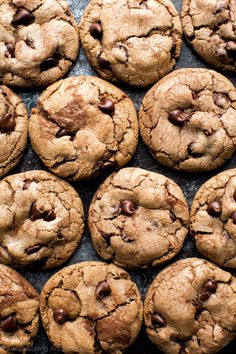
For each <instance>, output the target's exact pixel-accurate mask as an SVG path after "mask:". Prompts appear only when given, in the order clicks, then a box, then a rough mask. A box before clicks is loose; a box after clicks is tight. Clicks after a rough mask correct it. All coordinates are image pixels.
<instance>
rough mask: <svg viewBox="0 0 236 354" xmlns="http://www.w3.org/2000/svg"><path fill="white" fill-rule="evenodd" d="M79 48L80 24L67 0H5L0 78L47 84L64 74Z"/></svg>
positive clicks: (14, 82)
mask: <svg viewBox="0 0 236 354" xmlns="http://www.w3.org/2000/svg"><path fill="white" fill-rule="evenodd" d="M78 51H79V30H78V25H77V23H76V21H75V19H74V17H73V16H72V14H71V12H70V10H69V7H68V4H67V3H66V1H64V0H2V1H1V4H0V81H1V82H3V83H4V84H7V85H15V86H21V87H34V86H46V85H49V84H51V83H53V82H55V81H57V80H58V79H60V78H62V77H63V76H64V75H65V74H66V73H67V71H68V70H69V69H70V68H71V66H72V64H73V63H74V61H75V60H76V58H77V56H78Z"/></svg>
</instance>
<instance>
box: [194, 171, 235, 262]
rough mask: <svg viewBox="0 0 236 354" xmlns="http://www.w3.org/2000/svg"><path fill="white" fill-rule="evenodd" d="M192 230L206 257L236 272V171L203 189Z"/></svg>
mask: <svg viewBox="0 0 236 354" xmlns="http://www.w3.org/2000/svg"><path fill="white" fill-rule="evenodd" d="M190 230H191V234H192V235H193V238H194V240H195V243H196V247H197V249H198V251H199V252H200V253H201V254H202V255H203V256H204V257H206V258H209V259H211V260H212V261H214V262H215V263H218V264H220V265H221V266H225V267H229V268H236V169H232V170H227V171H224V172H222V173H219V174H218V175H216V176H214V177H213V178H211V179H210V180H208V181H207V182H206V183H204V184H203V185H202V187H201V188H200V189H199V191H198V192H197V194H196V196H195V198H194V200H193V204H192V208H191V218H190Z"/></svg>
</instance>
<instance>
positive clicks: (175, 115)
mask: <svg viewBox="0 0 236 354" xmlns="http://www.w3.org/2000/svg"><path fill="white" fill-rule="evenodd" d="M168 120H169V122H171V123H172V124H174V125H177V126H182V125H183V124H184V122H185V121H186V117H185V116H184V114H183V111H181V110H180V109H175V110H174V111H172V112H170V114H169V118H168Z"/></svg>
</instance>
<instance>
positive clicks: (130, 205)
mask: <svg viewBox="0 0 236 354" xmlns="http://www.w3.org/2000/svg"><path fill="white" fill-rule="evenodd" d="M120 206H121V212H122V213H123V214H124V215H126V216H132V215H133V214H134V213H135V210H136V209H137V205H136V204H135V203H134V202H133V201H132V200H123V201H122V202H121V204H120Z"/></svg>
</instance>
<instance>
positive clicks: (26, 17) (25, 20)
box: [12, 8, 34, 26]
mask: <svg viewBox="0 0 236 354" xmlns="http://www.w3.org/2000/svg"><path fill="white" fill-rule="evenodd" d="M33 22H34V15H32V13H31V12H30V11H28V10H26V9H23V8H21V9H19V10H18V11H17V13H16V14H15V16H14V18H13V21H12V24H13V26H19V25H24V26H28V25H30V24H31V23H33Z"/></svg>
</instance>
